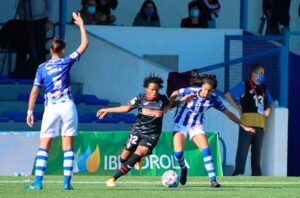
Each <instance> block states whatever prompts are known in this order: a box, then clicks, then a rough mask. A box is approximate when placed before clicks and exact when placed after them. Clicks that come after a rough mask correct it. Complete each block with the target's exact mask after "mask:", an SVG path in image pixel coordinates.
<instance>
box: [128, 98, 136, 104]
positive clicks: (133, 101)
mask: <svg viewBox="0 0 300 198" xmlns="http://www.w3.org/2000/svg"><path fill="white" fill-rule="evenodd" d="M136 101H137V97H134V98H133V99H131V100H130V104H131V105H134V104H135V103H136Z"/></svg>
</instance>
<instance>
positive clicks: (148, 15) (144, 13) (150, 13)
mask: <svg viewBox="0 0 300 198" xmlns="http://www.w3.org/2000/svg"><path fill="white" fill-rule="evenodd" d="M133 26H144V27H160V20H159V16H158V13H157V9H156V5H155V4H154V2H153V1H152V0H146V1H144V3H143V5H142V7H141V9H140V11H139V12H138V13H137V15H136V17H135V19H134V22H133Z"/></svg>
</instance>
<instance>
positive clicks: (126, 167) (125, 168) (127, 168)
mask: <svg viewBox="0 0 300 198" xmlns="http://www.w3.org/2000/svg"><path fill="white" fill-rule="evenodd" d="M140 160H141V156H139V155H137V154H135V153H134V154H132V155H131V156H130V158H129V159H128V160H127V161H126V162H125V163H124V164H123V165H122V166H121V168H120V169H119V171H118V172H116V174H114V176H113V178H114V179H118V178H119V177H121V176H123V175H125V174H126V173H128V172H129V171H130V170H131V169H132V168H133V166H134V165H135V163H136V162H138V161H140Z"/></svg>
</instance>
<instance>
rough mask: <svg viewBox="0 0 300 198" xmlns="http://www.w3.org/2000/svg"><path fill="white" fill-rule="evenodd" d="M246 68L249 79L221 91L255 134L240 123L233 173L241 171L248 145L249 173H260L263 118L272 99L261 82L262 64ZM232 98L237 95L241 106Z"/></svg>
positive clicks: (241, 172)
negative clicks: (224, 92)
mask: <svg viewBox="0 0 300 198" xmlns="http://www.w3.org/2000/svg"><path fill="white" fill-rule="evenodd" d="M250 72H251V74H250V79H249V80H246V81H244V82H241V83H239V84H238V85H237V86H235V87H233V88H232V89H230V90H229V92H227V93H226V94H225V97H226V98H227V100H228V102H229V103H230V104H231V105H232V106H233V107H234V108H235V109H236V110H237V111H238V112H239V114H240V115H241V122H242V124H244V125H246V126H250V127H253V128H254V129H255V131H256V133H255V134H251V133H248V132H247V131H245V130H244V129H243V128H241V127H240V130H239V140H238V147H237V153H236V159H235V171H234V173H233V175H243V174H244V171H245V164H246V160H247V154H248V150H249V147H250V145H251V167H252V176H261V175H262V173H261V168H260V156H261V148H262V143H263V137H264V128H265V118H266V117H268V116H269V115H270V109H271V108H270V107H271V106H272V103H273V101H272V98H271V96H270V94H269V92H268V90H267V89H266V86H265V84H264V73H265V70H264V67H263V66H262V65H259V64H253V65H252V66H251V69H250ZM233 98H239V99H240V104H241V106H238V105H237V103H236V102H235V101H234V100H233Z"/></svg>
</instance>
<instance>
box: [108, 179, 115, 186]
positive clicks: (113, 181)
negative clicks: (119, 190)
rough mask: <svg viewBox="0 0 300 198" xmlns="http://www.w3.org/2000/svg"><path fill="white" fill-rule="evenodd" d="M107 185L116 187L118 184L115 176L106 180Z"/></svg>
mask: <svg viewBox="0 0 300 198" xmlns="http://www.w3.org/2000/svg"><path fill="white" fill-rule="evenodd" d="M106 186H107V187H115V186H116V180H115V179H114V178H110V179H109V180H107V181H106Z"/></svg>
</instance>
